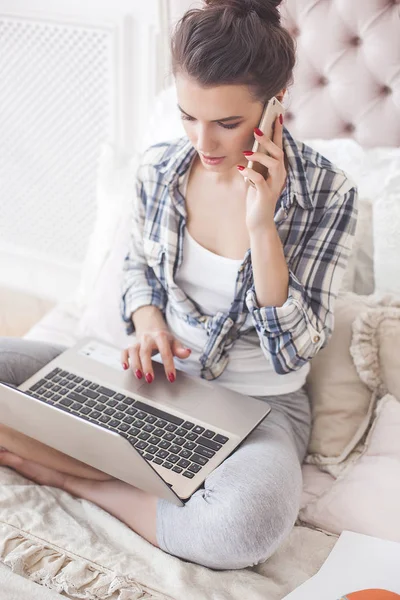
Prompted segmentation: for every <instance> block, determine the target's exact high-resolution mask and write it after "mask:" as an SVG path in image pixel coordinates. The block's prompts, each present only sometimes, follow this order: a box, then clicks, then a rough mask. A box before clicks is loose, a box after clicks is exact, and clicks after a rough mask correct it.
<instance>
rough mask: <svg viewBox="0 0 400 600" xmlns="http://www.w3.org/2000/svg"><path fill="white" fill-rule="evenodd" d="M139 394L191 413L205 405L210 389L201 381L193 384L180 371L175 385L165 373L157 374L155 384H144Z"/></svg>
mask: <svg viewBox="0 0 400 600" xmlns="http://www.w3.org/2000/svg"><path fill="white" fill-rule="evenodd" d="M138 393H139V394H140V395H141V396H144V397H145V398H148V399H149V400H152V401H153V402H157V403H158V402H159V403H160V404H165V405H167V406H171V407H172V408H179V409H182V410H185V411H188V412H191V410H193V409H195V408H196V407H197V406H198V405H199V404H200V403H201V402H203V404H204V403H205V400H206V399H207V395H209V394H210V389H209V387H208V386H207V385H205V386H203V385H202V382H201V380H200V381H199V382H197V381H196V382H193V380H192V379H191V378H189V377H188V378H186V377H185V375H183V374H182V372H179V371H178V372H177V378H176V380H175V381H174V383H170V382H169V381H168V380H167V378H166V376H165V373H164V371H163V373H162V374H161V373H157V374H156V377H155V379H154V381H153V383H143V385H141V386H140V388H139V389H138Z"/></svg>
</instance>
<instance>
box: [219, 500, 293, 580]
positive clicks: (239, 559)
mask: <svg viewBox="0 0 400 600" xmlns="http://www.w3.org/2000/svg"><path fill="white" fill-rule="evenodd" d="M299 504H300V493H298V492H297V490H296V493H295V494H292V495H289V494H284V493H283V494H277V495H269V496H267V497H264V498H260V499H259V501H257V502H250V503H249V505H248V506H246V504H245V503H243V504H242V506H241V510H237V514H236V518H235V524H233V523H232V527H231V531H232V533H231V534H230V535H229V536H227V543H226V544H225V546H224V545H222V546H220V547H219V551H218V550H217V555H216V556H215V562H216V564H218V566H217V568H220V569H244V568H247V567H254V566H255V565H258V564H260V563H263V562H265V561H266V560H267V559H268V558H270V557H271V556H272V555H273V554H274V553H275V552H276V551H277V550H278V548H279V547H280V546H281V544H282V543H283V542H284V541H285V539H286V538H287V537H288V535H289V534H290V532H291V531H292V529H293V526H294V524H295V522H296V519H297V515H298V511H299Z"/></svg>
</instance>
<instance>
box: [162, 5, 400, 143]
mask: <svg viewBox="0 0 400 600" xmlns="http://www.w3.org/2000/svg"><path fill="white" fill-rule="evenodd" d="M201 6H202V2H201V1H200V0H169V15H170V18H171V21H175V20H176V19H177V18H179V17H180V16H182V14H183V13H184V12H185V11H186V10H188V9H189V8H197V7H201ZM281 14H282V22H283V24H284V25H285V26H286V27H287V28H288V30H289V31H290V32H291V33H292V35H293V36H294V37H295V38H296V41H297V65H296V69H295V78H294V85H293V86H292V87H291V89H290V90H289V94H288V99H287V107H288V111H287V113H286V117H285V120H286V122H287V125H288V127H289V128H290V130H291V131H292V132H293V134H294V135H295V137H297V138H298V139H311V138H323V139H326V138H332V137H350V138H353V139H355V140H356V141H357V142H358V143H359V144H361V145H362V146H366V147H367V146H399V145H400V0H283V3H282V5H281Z"/></svg>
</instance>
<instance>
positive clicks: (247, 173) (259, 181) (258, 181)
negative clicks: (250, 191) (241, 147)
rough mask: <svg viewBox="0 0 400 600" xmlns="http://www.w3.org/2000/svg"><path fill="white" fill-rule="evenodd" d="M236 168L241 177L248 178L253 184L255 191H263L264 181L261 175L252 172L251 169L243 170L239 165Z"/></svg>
mask: <svg viewBox="0 0 400 600" xmlns="http://www.w3.org/2000/svg"><path fill="white" fill-rule="evenodd" d="M239 167H240V168H239ZM237 168H238V169H239V171H240V172H241V174H242V175H243V177H248V178H249V179H250V180H251V181H252V182H253V183H254V185H255V186H256V189H257V191H259V192H262V191H263V189H264V190H265V185H266V180H265V179H264V177H263V176H262V175H261V173H257V171H254V170H253V169H249V168H243V167H242V166H241V165H237Z"/></svg>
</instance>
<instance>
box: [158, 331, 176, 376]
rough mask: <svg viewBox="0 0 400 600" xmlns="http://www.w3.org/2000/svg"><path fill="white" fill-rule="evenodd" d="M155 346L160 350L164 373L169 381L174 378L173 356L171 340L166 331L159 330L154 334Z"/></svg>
mask: <svg viewBox="0 0 400 600" xmlns="http://www.w3.org/2000/svg"><path fill="white" fill-rule="evenodd" d="M156 342H157V346H158V348H159V350H160V354H161V360H162V362H163V365H164V370H165V375H166V377H167V379H168V381H170V382H171V383H173V382H174V381H175V379H176V371H175V364H174V358H173V356H172V350H171V340H170V337H169V336H168V333H167V332H166V331H160V332H159V333H158V334H157V335H156Z"/></svg>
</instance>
